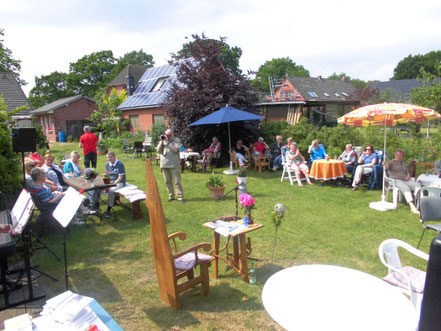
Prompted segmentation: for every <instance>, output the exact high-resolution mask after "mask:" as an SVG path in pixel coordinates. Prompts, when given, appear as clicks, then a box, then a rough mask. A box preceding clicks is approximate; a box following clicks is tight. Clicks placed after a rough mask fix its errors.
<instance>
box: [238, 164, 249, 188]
mask: <svg viewBox="0 0 441 331" xmlns="http://www.w3.org/2000/svg"><path fill="white" fill-rule="evenodd" d="M247 171H248V168H247V166H241V167H239V171H238V173H237V183H238V184H242V183H245V184H246V182H247V180H248V177H247Z"/></svg>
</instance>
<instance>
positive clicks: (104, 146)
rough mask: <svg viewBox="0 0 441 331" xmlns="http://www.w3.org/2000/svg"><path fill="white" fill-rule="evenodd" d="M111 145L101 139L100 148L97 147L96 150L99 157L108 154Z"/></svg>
mask: <svg viewBox="0 0 441 331" xmlns="http://www.w3.org/2000/svg"><path fill="white" fill-rule="evenodd" d="M108 149H109V145H108V143H107V140H106V139H104V138H103V139H100V141H99V143H98V146H97V147H96V150H97V152H98V155H105V154H106V153H107V152H108Z"/></svg>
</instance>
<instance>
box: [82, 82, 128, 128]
mask: <svg viewBox="0 0 441 331" xmlns="http://www.w3.org/2000/svg"><path fill="white" fill-rule="evenodd" d="M126 99H127V92H126V91H122V92H121V93H119V94H118V93H117V92H116V89H112V92H111V93H110V96H104V98H103V99H102V100H99V101H97V104H98V110H95V111H94V112H93V113H92V115H91V116H90V117H89V120H90V121H92V122H93V123H96V124H97V127H98V129H100V130H101V131H102V132H103V134H104V135H106V136H115V133H117V135H118V136H119V135H120V133H121V131H122V130H123V129H124V128H125V123H124V121H122V120H121V118H122V111H120V110H118V109H117V108H118V106H119V105H120V104H121V103H122V102H123V101H124V100H126Z"/></svg>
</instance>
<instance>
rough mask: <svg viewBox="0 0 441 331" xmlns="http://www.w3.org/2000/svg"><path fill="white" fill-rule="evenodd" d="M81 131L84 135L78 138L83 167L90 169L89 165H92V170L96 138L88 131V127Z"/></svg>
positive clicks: (95, 153) (95, 155)
mask: <svg viewBox="0 0 441 331" xmlns="http://www.w3.org/2000/svg"><path fill="white" fill-rule="evenodd" d="M83 130H84V134H83V135H82V136H81V137H80V147H81V148H83V154H84V167H85V168H90V163H92V168H96V159H97V155H98V153H97V150H96V146H97V145H98V142H99V141H98V137H97V136H95V135H94V134H93V133H92V132H91V131H90V126H88V125H86V126H85V127H84V128H83Z"/></svg>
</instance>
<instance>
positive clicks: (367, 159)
mask: <svg viewBox="0 0 441 331" xmlns="http://www.w3.org/2000/svg"><path fill="white" fill-rule="evenodd" d="M377 162H378V156H377V154H376V153H374V148H373V147H372V145H367V146H366V148H365V151H364V152H363V154H361V156H360V158H359V159H358V165H357V168H356V169H355V174H354V180H353V182H352V190H353V191H356V190H358V185H359V184H360V182H361V176H362V175H365V174H368V173H372V168H373V166H374V165H375V164H377Z"/></svg>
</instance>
